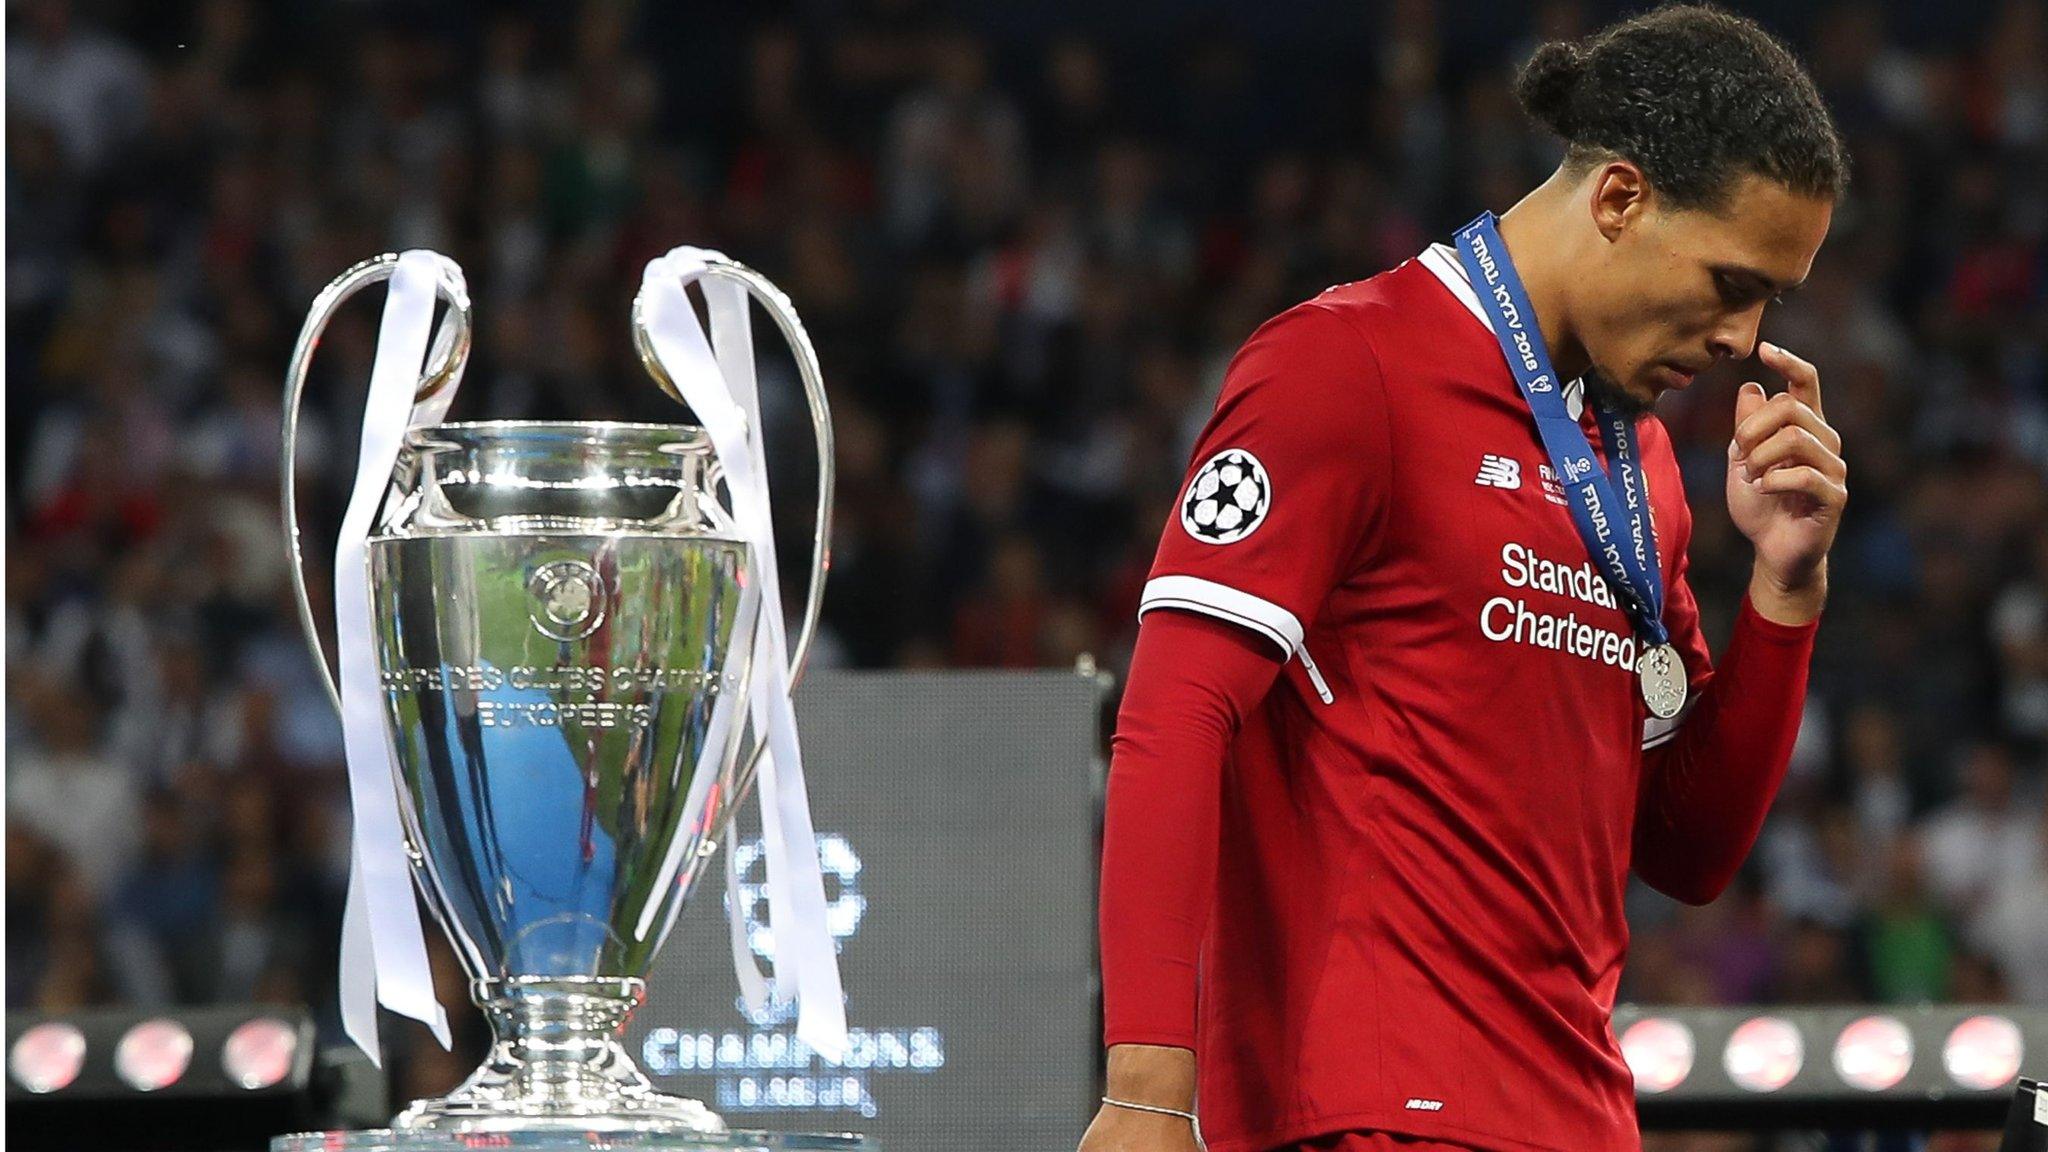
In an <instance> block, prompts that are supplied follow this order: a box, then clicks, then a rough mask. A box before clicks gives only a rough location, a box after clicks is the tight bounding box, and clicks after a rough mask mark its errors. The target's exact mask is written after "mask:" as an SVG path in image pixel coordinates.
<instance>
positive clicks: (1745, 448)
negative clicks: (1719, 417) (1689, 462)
mask: <svg viewBox="0 0 2048 1152" xmlns="http://www.w3.org/2000/svg"><path fill="white" fill-rule="evenodd" d="M1748 390H1749V385H1747V384H1745V385H1743V391H1745V392H1747V391H1748ZM1737 411H1738V412H1740V406H1739V405H1738V407H1737ZM1788 425H1793V426H1797V427H1800V428H1804V429H1806V430H1807V431H1808V432H1811V433H1813V438H1814V439H1816V440H1818V441H1820V442H1821V444H1822V445H1824V446H1825V447H1826V448H1827V450H1828V451H1830V452H1840V451H1841V450H1842V437H1841V435H1840V434H1839V433H1837V432H1836V431H1835V430H1834V429H1833V428H1831V427H1829V426H1828V422H1827V420H1826V418H1825V417H1823V416H1822V415H1821V414H1820V413H1819V412H1817V411H1815V410H1814V409H1813V408H1812V407H1811V406H1809V405H1807V404H1805V403H1803V402H1801V401H1800V400H1799V399H1798V398H1796V397H1794V396H1793V395H1792V394H1791V393H1790V392H1780V393H1778V394H1777V395H1776V396H1773V397H1771V398H1770V399H1769V400H1767V401H1765V402H1764V404H1763V405H1762V406H1761V407H1760V408H1758V409H1756V410H1755V411H1753V412H1751V413H1750V414H1749V416H1748V417H1746V418H1739V419H1738V420H1737V423H1736V425H1735V455H1736V456H1737V457H1738V458H1739V457H1742V456H1747V455H1749V454H1750V453H1751V452H1753V451H1755V450H1756V446H1757V445H1759V444H1761V443H1763V442H1764V441H1765V440H1768V439H1769V438H1770V437H1771V436H1772V435H1774V434H1776V433H1777V431H1778V429H1780V428H1784V427H1786V426H1788Z"/></svg>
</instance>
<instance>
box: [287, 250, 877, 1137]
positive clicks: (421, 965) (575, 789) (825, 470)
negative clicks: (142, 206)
mask: <svg viewBox="0 0 2048 1152" xmlns="http://www.w3.org/2000/svg"><path fill="white" fill-rule="evenodd" d="M383 280H389V281H391V287H390V292H389V296H388V298H387V302H386V306H385V313H384V321H383V326H382V328H381V329H380V335H379V342H378V351H377V361H376V366H375V370H374V372H373V376H372V381H371V387H370V395H369V401H368V404H367V406H366V407H367V413H366V417H365V422H364V434H363V447H362V453H361V466H360V469H359V472H358V479H357V483H356V488H355V499H354V500H353V501H351V503H350V506H349V513H348V516H347V518H346V519H345V520H344V523H343V528H342V533H341V542H340V544H339V546H338V547H337V574H336V579H335V608H336V617H337V620H336V625H337V627H336V636H337V640H338V647H339V649H340V651H339V660H338V664H339V683H338V684H337V683H336V682H334V681H330V682H329V689H330V691H331V693H332V694H333V697H334V701H335V704H336V706H337V708H338V709H340V711H341V713H342V717H343V726H344V730H345V736H346V739H347V742H348V745H349V747H348V751H349V761H350V768H349V771H350V785H351V789H350V790H351V804H352V807H353V808H354V815H355V841H354V854H353V861H352V863H353V867H352V873H351V880H350V895H349V908H348V915H347V918H346V920H345V923H344V929H343V948H342V952H343V972H342V1001H343V1017H344V1021H345V1022H346V1023H347V1025H348V1028H349V1032H350V1034H351V1035H352V1036H353V1037H355V1039H356V1040H357V1042H358V1043H360V1044H362V1045H363V1046H364V1048H365V1049H366V1051H368V1052H369V1053H370V1054H371V1055H372V1057H373V1058H374V1057H375V1056H376V1055H377V1048H376V1031H375V1028H376V1023H375V1012H376V1006H377V1004H378V1003H380V1002H381V1003H382V1004H383V1005H384V1006H386V1007H389V1008H392V1009H394V1010H396V1011H399V1012H402V1013H405V1014H408V1015H412V1016H414V1017H415V1018H418V1019H420V1020H422V1021H424V1022H426V1023H427V1024H428V1025H429V1026H430V1027H433V1028H434V1029H435V1030H436V1032H437V1035H439V1036H440V1037H441V1039H442V1042H443V1043H444V1044H445V1043H446V1042H447V1031H446V1022H445V1018H444V1017H442V1016H441V1013H440V1007H439V1005H438V1003H437V1002H435V1001H434V999H433V990H432V985H431V981H430V980H429V978H428V974H427V969H426V963H425V948H424V937H423V935H422V934H421V931H420V928H419V924H418V910H417V905H416V904H415V902H414V897H413V893H412V884H413V883H414V882H416V883H417V885H418V890H419V893H420V895H421V896H423V897H424V898H425V901H426V903H427V905H428V906H429V908H430V909H431V910H432V912H433V913H434V915H435V918H436V919H437V920H438V921H439V922H440V925H441V927H442V929H443V930H444V931H445V932H446V933H447V935H448V938H449V940H450V941H451V942H452V944H453V945H454V949H455V952H456V954H457V955H458V956H459V957H460V959H461V963H462V966H463V968H464V969H465V971H466V973H467V975H468V977H469V979H470V989H471V995H472V997H473V998H474V1000H475V1002H476V1003H477V1005H478V1006H479V1007H481V1008H482V1009H483V1011H484V1014H485V1016H486V1017H487V1018H488V1020H489V1023H490V1027H491V1031H492V1033H493V1044H492V1046H491V1049H490V1053H489V1055H488V1057H487V1058H486V1060H485V1062H484V1064H483V1066H482V1067H480V1068H478V1069H477V1070H476V1072H475V1073H474V1074H472V1075H471V1076H470V1077H469V1078H468V1080H466V1081H465V1082H464V1083H463V1084H462V1085H461V1086H460V1087H458V1088H457V1089H456V1090H455V1091H454V1092H453V1093H451V1094H450V1095H448V1096H446V1097H443V1098H440V1099H434V1100H421V1101H417V1102H415V1103H413V1104H412V1105H411V1106H410V1107H408V1108H407V1109H405V1111H404V1112H402V1113H401V1114H400V1115H399V1116H398V1117H397V1118H396V1119H395V1120H394V1121H393V1123H392V1127H391V1128H390V1129H389V1130H379V1131H374V1132H352V1133H329V1134H311V1135H299V1136H286V1137H280V1138H278V1140H277V1141H275V1142H274V1143H273V1145H272V1147H273V1149H274V1150H276V1152H299V1150H307V1152H310V1150H312V1149H323V1150H332V1149H378V1150H381V1149H391V1150H399V1149H406V1150H418V1152H427V1150H440V1149H455V1148H475V1147H482V1146H489V1147H513V1148H524V1147H531V1148H549V1149H558V1148H576V1149H582V1148H586V1147H608V1148H627V1147H632V1148H659V1149H668V1150H683V1149H688V1150H696V1149H713V1148H716V1149H733V1148H759V1149H768V1148H819V1149H823V1148H836V1149H871V1148H872V1145H870V1144H869V1143H867V1142H866V1141H865V1140H864V1139H863V1138H861V1137H858V1136H851V1135H842V1136H795V1135H771V1134H767V1133H758V1132H756V1133H745V1132H734V1131H731V1130H728V1129H727V1127H726V1125H725V1124H724V1122H723V1121H722V1120H721V1119H720V1118H719V1117H718V1116H716V1115H714V1114H713V1113H712V1112H711V1111H710V1110H709V1109H707V1108H706V1107H705V1106H704V1105H702V1104H700V1103H698V1102H696V1101H692V1100H685V1099H681V1098H678V1097H674V1096H669V1095H666V1094H663V1093H661V1092H657V1091H656V1090H655V1089H654V1088H653V1086H652V1085H650V1083H649V1082H648V1080H647V1078H646V1077H645V1076H644V1075H643V1074H642V1073H641V1072H640V1070H639V1069H638V1068H637V1067H636V1066H635V1065H634V1062H633V1059H632V1057H631V1056H630V1055H628V1053H627V1051H626V1049H625V1047H624V1046H623V1045H622V1044H621V1043H620V1040H619V1035H620V1032H621V1030H622V1028H623V1026H624V1024H625V1021H626V1018H627V1016H628V1015H629V1014H630V1013H631V1012H632V1011H633V1010H634V1008H635V1007H636V1006H637V1005H638V1004H639V1003H640V1001H641V999H642V998H643V995H644V993H645V983H644V977H645V974H646V972H647V971H648V968H649V965H650V963H651V962H652V960H653V958H654V955H655V952H656V950H657V949H659V948H660V946H661V944H662V941H663V938H664V936H665V935H666V934H667V932H668V930H669V929H670V927H671V926H672V925H673V923H674V921H675V918H676V915H677V913H678V912H679V910H680V909H681V906H682V904H683V902H684V900H685V898H686V897H687V896H688V895H689V893H690V891H691V890H692V889H693V888H694V887H695V885H696V882H697V881H698V880H699V879H700V878H701V873H702V872H703V871H705V870H706V868H707V866H708V864H709V862H710V860H711V858H712V856H713V855H714V854H715V849H716V848H717V846H718V841H719V839H720V837H721V836H728V837H729V836H730V835H731V829H732V825H733V820H734V814H735V813H736V812H737V810H738V806H739V804H740V802H741V801H742V800H743V799H744V798H745V797H746V796H747V795H748V793H749V791H750V789H751V788H752V786H753V785H754V784H755V783H756V781H757V779H758V781H759V783H760V784H761V795H762V805H763V813H762V824H763V833H764V841H765V842H766V847H767V854H768V856H769V861H770V869H771V873H772V872H776V871H779V872H780V875H779V876H776V875H771V876H770V890H771V900H772V899H774V898H775V897H776V896H777V895H780V896H781V898H782V904H781V905H780V906H779V907H776V908H774V909H773V910H772V916H773V922H774V924H775V929H776V932H775V935H776V936H777V937H778V938H785V937H786V939H781V940H778V942H777V949H776V952H777V954H776V957H775V959H776V976H777V979H776V981H775V984H776V986H777V988H778V989H781V988H791V989H793V990H794V991H795V993H796V996H797V999H798V1000H799V1003H800V1004H801V1006H802V1019H801V1020H800V1023H799V1025H798V1035H799V1037H800V1038H803V1039H804V1040H806V1041H807V1042H808V1043H810V1045H811V1046H812V1047H813V1048H815V1049H817V1050H819V1051H820V1052H821V1053H824V1054H826V1055H828V1056H829V1055H832V1054H833V1053H832V1049H833V1048H834V1046H835V1045H836V1044H837V1043H840V1042H843V1040H844V1035H845V1018H844V1007H843V1003H842V1002H841V998H840V989H839V979H838V971H837V966H836V960H835V959H834V958H833V955H832V952H831V939H830V936H829V932H828V931H827V930H826V928H825V925H824V923H823V910H824V899H823V888H822V881H820V880H819V879H818V878H817V853H816V849H815V845H814V841H813V838H812V830H811V825H810V818H809V814H808V809H807V804H806V801H805V799H804V790H803V782H802V776H801V771H802V769H801V761H800V758H799V756H798V753H797V747H796V739H795V728H794V725H793V721H792V718H791V715H790V712H789V699H788V697H789V687H790V683H791V681H792V680H793V679H794V677H795V676H796V675H797V673H798V671H799V670H800V669H801V667H802V664H803V660H804V656H805V652H806V650H807V649H808V646H809V643H810V640H811V637H812V634H813V632H814V630H815V628H816V625H817V620H818V609H819V603H820V600H821V599H822V595H823V583H824V575H825V570H826V567H827V546H826V541H827V539H828V537H829V531H830V524H831V509H832V484H833V466H832V437H831V425H830V417H829V415H828V412H827V408H826V401H825V392H824V385H823V380H822V378H821V375H820V372H819V367H818V361H817V356H816V354H815V352H814V351H813V350H812V348H811V344H810V341H809V339H808V337H807V336H806V335H805V333H804V330H803V327H802V325H801V324H800V323H799V322H798V320H797V317H796V314H795V312H794V311H793V310H792V309H791V307H790V305H789V302H788V300H787V298H785V297H784V296H783V294H782V293H781V292H780V291H778V290H777V289H776V288H775V287H774V286H773V285H772V284H770V283H769V282H768V281H767V280H766V279H764V278H763V277H761V276H760V275H758V274H757V273H755V272H753V271H752V270H750V269H748V268H746V267H745V266H743V265H740V264H738V263H735V262H733V261H731V260H728V259H726V258H725V257H723V256H720V255H718V254H717V253H712V252H705V251H701V250H697V249H677V250H676V251H675V252H672V253H670V254H669V255H668V256H665V257H663V258H662V259H660V260H657V261H655V262H654V263H653V264H650V265H649V268H648V273H647V279H646V280H645V282H644V283H643V286H642V290H641V293H640V295H639V297H638V298H637V299H636V300H635V302H634V308H633V316H632V329H633V338H634V342H635V346H636V348H637V350H638V352H639V354H640V357H641V359H642V361H643V363H644V364H645V365H646V367H647V369H648V371H649V373H650V374H651V375H652V376H653V377H654V379H655V381H656V383H657V384H658V385H660V387H661V388H662V389H663V390H664V391H665V392H667V393H668V394H669V395H670V396H672V397H674V398H675V399H677V400H678V401H681V402H683V403H686V404H688V405H689V407H690V408H691V410H692V411H693V412H694V413H695V415H696V416H697V418H698V419H699V420H700V421H701V422H702V424H701V426H698V425H684V424H674V425H670V424H621V423H566V422H565V423H541V422H519V421H497V422H483V423H442V422H441V417H442V415H443V413H445V411H446V409H447V406H448V402H449V400H450V399H451V398H452V395H453V393H454V391H455V389H456V387H457V386H458V384H459V383H460V379H461V376H462V371H463V368H464V365H465V362H466V360H467V356H468V352H469V347H470V307H469V300H468V294H467V290H466V288H465V287H464V284H463V280H462V274H461V270H460V269H459V268H457V267H456V266H455V264H454V263H453V262H452V261H449V260H447V259H446V258H445V257H441V256H438V255H436V254H434V253H431V252H424V251H415V252H408V253H406V254H404V255H403V256H393V255H386V256H380V257H378V258H376V259H373V260H369V261H365V262H364V263H362V264H359V265H357V266H355V267H354V268H351V269H349V270H348V271H347V272H345V273H344V274H342V275H341V276H340V277H339V278H337V279H336V280H335V281H334V282H333V283H331V284H329V285H328V286H327V288H326V289H325V290H324V291H323V292H321V293H320V295H319V297H318V298H317V299H316V300H315V301H314V304H313V307H312V310H311V312H310V314H309V315H308V317H307V320H306V324H305V328H304V330H303V332H302V333H301V336H300V339H299V342H298V347H297V349H296V351H295V352H294V355H293V358H292V363H291V369H290V375H289V378H288V381H287V391H286V409H285V411H286V415H285V428H284V456H283V465H284V515H285V518H286V524H287V528H288V535H289V540H290V547H291V552H292V559H293V578H294V582H295V587H296V590H297V592H298V596H299V607H300V611H301V618H302V623H303V624H304V625H305V628H306V633H307V637H308V640H309V642H310V644H311V645H312V648H313V651H314V656H315V659H316V661H318V663H319V665H320V667H321V669H322V672H323V674H324V673H325V671H326V660H325V655H324V653H323V652H322V650H321V646H320V639H319V635H320V629H319V628H318V627H317V626H316V623H315V620H314V615H313V610H312V607H311V604H310V601H309V600H308V599H307V596H306V587H305V578H304V574H303V559H302V556H301V554H300V547H299V541H298V522H297V516H296V512H295V510H294V491H293V489H294V475H293V468H294V455H295V453H294V447H295V445H294V441H295V439H296V433H297V423H298V413H299V405H300V400H301V396H302V393H303V391H304V387H305V383H306V377H307V372H308V368H309V366H310V361H311V359H312V355H313V352H314V349H315V348H316V346H317V345H318V343H319V339H320V336H321V334H322V332H323V331H324V330H325V329H326V327H327V324H328V321H329V319H330V318H331V317H332V316H333V314H334V312H335V311H336V310H337V309H338V308H339V307H340V305H341V304H342V303H343V302H344V301H346V300H347V299H348V298H349V297H350V296H352V295H354V294H355V293H356V292H357V291H359V290H361V289H362V288H364V287H365V286H367V285H370V284H372V283H375V282H378V281H383ZM689 283H695V284H696V285H697V286H698V288H699V289H700V291H701V293H702V295H703V297H704V299H705V302H706V310H707V312H708V313H709V319H710V326H711V331H710V334H709V337H708V338H707V335H706V332H705V329H704V325H703V323H702V322H701V321H700V320H699V319H698V316H697V313H696V311H695V308H694V306H693V304H692V302H691V300H690V298H689V297H688V296H687V295H686V294H685V291H684V288H685V285H686V284H689ZM749 296H751V297H752V298H754V299H756V300H758V301H759V302H760V303H761V305H762V306H763V307H764V308H765V309H766V311H767V312H768V314H769V315H770V316H771V317H772V318H773V320H774V322H775V324H776V326H777V327H778V328H779V329H780V331H781V333H782V335H783V336H784V337H785V338H786V339H787V340H788V342H789V344H790V346H791V348H792V350H793V351H794V353H795V358H796V364H797V367H798V370H799V372H800V374H801V376H802V382H803V386H804V389H805V392H806V395H807V397H808V401H809V409H810V415H811V419H812V422H813V425H814V428H815V433H816V437H817V445H818V469H819V471H818V497H817V524H816V534H815V536H814V539H813V555H812V559H811V567H810V585H809V593H808V598H807V600H806V603H805V611H804V618H803V625H802V628H801V630H800V632H799V636H798V639H797V642H796V644H795V646H794V650H793V652H792V651H790V650H789V648H788V643H787V639H786V637H785V635H784V632H783V624H782V614H781V609H780V604H779V599H780V597H779V594H778V592H777V587H778V583H777V575H776V568H775V556H774V541H773V537H772V534H771V532H770V529H769V507H768V492H767V481H766V470H765V457H764V455H763V454H762V442H761V429H760V424H761V421H760V416H759V404H758V399H757V396H756V390H755V381H754V366H753V356H752V345H751V338H750V336H749V334H748V331H747V324H748V304H747V302H748V298H749ZM441 299H445V300H446V302H447V309H446V312H445V315H444V316H443V318H442V320H441V323H440V325H439V327H438V330H437V331H435V333H434V336H433V339H432V341H431V345H430V343H429V340H428V332H429V329H430V328H431V327H433V325H432V320H433V316H434V313H435V311H436V308H437V301H438V300H441ZM423 362H424V368H423V367H422V365H423ZM721 489H722V490H723V492H724V494H725V497H726V498H725V499H724V500H721V498H720V494H721ZM750 736H751V739H749V737H750ZM727 857H728V864H727V867H726V872H727V879H728V883H731V882H732V869H731V865H730V862H729V861H730V857H731V852H730V851H729V850H728V853H727ZM408 873H409V874H410V875H409V877H408ZM741 951H742V950H738V949H736V950H735V955H736V957H737V956H739V955H740V953H741ZM752 968H753V961H752V958H751V956H748V957H747V958H746V959H745V961H744V967H743V968H742V970H741V983H742V987H743V989H744V990H745V991H746V993H747V995H748V996H749V997H750V999H758V998H760V997H762V996H763V995H764V994H765V982H764V981H763V978H762V977H761V974H760V973H759V972H757V971H753V970H752ZM749 985H751V986H749ZM807 1028H808V1034H807Z"/></svg>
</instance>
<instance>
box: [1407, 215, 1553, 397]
mask: <svg viewBox="0 0 2048 1152" xmlns="http://www.w3.org/2000/svg"><path fill="white" fill-rule="evenodd" d="M1416 259H1417V260H1420V261H1421V262H1422V266H1423V267H1424V268H1427V269H1429V270H1430V272H1431V273H1432V274H1434V275H1435V276H1436V278H1437V279H1438V280H1440V281H1442V282H1443V286H1444V287H1445V288H1446V289H1448V290H1449V291H1450V293H1451V295H1453V296H1455V297H1457V298H1458V303H1460V304H1463V305H1464V306H1465V311H1467V312H1470V313H1471V314H1472V315H1473V316H1475V317H1477V318H1478V320H1479V322H1480V323H1481V324H1484V325H1486V331H1487V333H1488V334H1489V335H1491V334H1492V332H1493V318H1492V317H1490V316H1488V315H1487V314H1486V309H1485V307H1483V306H1482V305H1481V304H1480V303H1479V296H1478V294H1477V293H1475V292H1473V291H1472V279H1471V277H1469V276H1467V275H1466V274H1465V264H1464V262H1463V261H1461V260H1459V259H1458V250H1457V249H1455V248H1453V247H1451V246H1450V245H1449V244H1444V243H1441V242H1439V243H1436V244H1431V245H1430V246H1429V247H1427V248H1425V249H1423V250H1422V254H1421V255H1420V256H1418V257H1416ZM1564 404H1565V411H1567V412H1569V413H1570V414H1571V417H1572V419H1574V420H1577V419H1578V418H1579V415H1580V413H1582V412H1583V411H1584V410H1585V407H1586V397H1585V383H1584V382H1583V381H1581V380H1572V381H1570V382H1568V383H1567V384H1565V386H1564Z"/></svg>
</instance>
